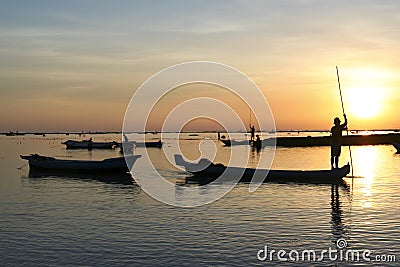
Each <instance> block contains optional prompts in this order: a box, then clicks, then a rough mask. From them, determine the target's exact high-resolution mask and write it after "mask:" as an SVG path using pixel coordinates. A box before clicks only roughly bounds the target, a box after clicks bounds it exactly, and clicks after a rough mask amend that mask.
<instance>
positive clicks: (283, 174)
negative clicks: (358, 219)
mask: <svg viewBox="0 0 400 267" xmlns="http://www.w3.org/2000/svg"><path fill="white" fill-rule="evenodd" d="M175 163H176V164H177V165H179V166H183V167H184V168H185V170H186V171H188V172H190V173H192V174H194V175H197V176H201V177H199V179H203V181H207V183H208V182H211V181H213V180H215V179H216V178H218V177H220V176H221V175H222V174H223V173H224V172H226V173H225V174H226V176H227V177H230V178H231V179H232V180H234V179H237V178H238V177H240V182H250V181H251V180H252V178H253V176H254V174H255V173H256V171H257V177H265V179H264V182H269V181H275V182H297V183H320V184H325V183H329V184H331V183H334V184H337V183H341V182H343V180H342V178H343V177H345V176H346V175H347V174H348V173H349V172H350V166H349V164H347V165H345V166H343V167H342V168H338V169H332V170H308V171H305V170H267V169H254V168H241V167H227V166H224V165H222V164H214V163H212V162H210V161H209V160H207V159H201V160H200V161H199V162H197V163H191V162H187V161H185V160H184V159H183V157H182V156H181V155H175ZM258 175H260V176H258Z"/></svg>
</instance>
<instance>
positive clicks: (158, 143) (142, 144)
mask: <svg viewBox="0 0 400 267" xmlns="http://www.w3.org/2000/svg"><path fill="white" fill-rule="evenodd" d="M135 146H136V147H157V148H162V146H163V142H161V140H159V141H146V142H135Z"/></svg>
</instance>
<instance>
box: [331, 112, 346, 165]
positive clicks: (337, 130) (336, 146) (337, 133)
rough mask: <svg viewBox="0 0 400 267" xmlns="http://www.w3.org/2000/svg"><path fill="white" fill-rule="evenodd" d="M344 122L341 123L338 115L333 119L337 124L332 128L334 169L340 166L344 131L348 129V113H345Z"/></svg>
mask: <svg viewBox="0 0 400 267" xmlns="http://www.w3.org/2000/svg"><path fill="white" fill-rule="evenodd" d="M343 117H344V123H343V124H340V119H339V118H338V117H336V118H335V119H334V120H333V123H334V124H335V125H334V126H333V127H332V128H331V166H332V169H335V168H339V157H340V153H341V150H342V132H343V130H346V127H347V118H346V114H343Z"/></svg>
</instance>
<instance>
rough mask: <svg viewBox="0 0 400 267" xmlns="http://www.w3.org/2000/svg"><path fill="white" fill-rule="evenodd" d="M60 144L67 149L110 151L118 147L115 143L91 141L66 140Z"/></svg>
mask: <svg viewBox="0 0 400 267" xmlns="http://www.w3.org/2000/svg"><path fill="white" fill-rule="evenodd" d="M62 144H63V145H66V147H67V149H112V148H114V147H116V146H118V143H117V142H93V141H91V140H83V141H75V140H68V141H65V142H62Z"/></svg>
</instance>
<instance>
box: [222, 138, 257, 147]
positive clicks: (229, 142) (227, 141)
mask: <svg viewBox="0 0 400 267" xmlns="http://www.w3.org/2000/svg"><path fill="white" fill-rule="evenodd" d="M220 141H221V142H222V143H224V145H225V146H244V145H249V144H250V143H251V141H250V140H240V141H238V140H233V139H220Z"/></svg>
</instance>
